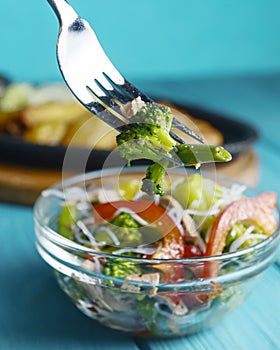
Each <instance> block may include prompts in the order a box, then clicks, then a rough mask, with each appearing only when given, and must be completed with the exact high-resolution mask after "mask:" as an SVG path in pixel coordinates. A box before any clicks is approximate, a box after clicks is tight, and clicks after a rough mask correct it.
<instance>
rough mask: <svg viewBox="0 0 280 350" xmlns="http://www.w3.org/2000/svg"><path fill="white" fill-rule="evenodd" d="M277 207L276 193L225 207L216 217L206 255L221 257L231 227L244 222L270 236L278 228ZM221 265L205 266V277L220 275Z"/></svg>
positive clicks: (267, 193)
mask: <svg viewBox="0 0 280 350" xmlns="http://www.w3.org/2000/svg"><path fill="white" fill-rule="evenodd" d="M276 206H277V194H276V193H275V192H263V193H261V194H260V195H258V196H257V197H254V198H242V199H239V200H236V201H234V202H232V203H231V204H229V205H228V206H227V207H225V208H224V209H223V210H222V211H221V212H220V214H219V215H218V216H217V217H216V219H215V221H214V223H213V225H212V228H211V232H210V236H209V241H208V243H207V246H206V252H205V255H206V256H209V255H212V256H214V255H220V254H222V252H223V249H224V247H225V244H226V237H227V234H228V232H229V230H230V229H231V227H232V226H233V225H234V224H236V223H238V222H240V221H244V220H248V221H251V222H253V223H255V224H256V225H257V226H259V227H260V228H261V229H262V230H263V232H264V234H266V235H270V234H272V233H273V232H274V231H275V230H276V228H277V222H276V218H275V214H274V210H275V208H276ZM218 268H219V264H218V263H217V262H215V261H211V262H208V263H207V264H205V269H204V275H205V277H214V276H216V275H217V274H218Z"/></svg>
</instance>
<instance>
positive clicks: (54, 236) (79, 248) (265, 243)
mask: <svg viewBox="0 0 280 350" xmlns="http://www.w3.org/2000/svg"><path fill="white" fill-rule="evenodd" d="M146 168H147V166H131V167H111V168H106V169H100V170H93V171H90V172H86V173H83V174H77V175H74V176H71V177H69V178H67V179H66V180H64V179H63V180H62V181H61V182H59V183H57V184H54V185H52V186H50V187H49V188H47V189H46V190H45V191H47V190H50V189H54V190H55V189H58V188H62V189H63V188H64V187H68V186H71V185H73V184H75V183H78V182H79V183H81V181H84V182H86V181H89V180H94V179H98V178H101V177H102V176H112V175H116V172H117V171H122V174H130V173H136V172H137V173H144V171H145V169H146ZM168 172H169V173H173V174H180V173H184V174H185V173H186V169H185V168H183V169H182V168H173V169H169V170H168ZM187 172H189V173H197V172H196V171H195V170H193V169H188V170H187ZM203 176H206V177H207V178H212V179H213V178H214V179H219V180H221V181H222V180H223V181H225V182H231V183H234V184H240V185H245V186H246V189H248V190H253V189H254V188H252V187H250V186H248V185H247V184H244V183H242V182H240V181H238V180H235V179H233V178H230V177H227V176H224V175H220V174H217V173H216V172H209V171H205V170H203ZM255 191H256V190H255ZM45 199H46V197H45V196H44V191H42V193H41V194H40V195H39V197H38V198H37V200H36V201H35V204H34V207H33V218H34V222H35V223H36V224H37V225H39V226H40V227H41V229H43V231H44V235H46V236H47V238H48V239H49V240H50V241H52V242H53V243H55V244H59V245H60V246H62V247H64V248H68V249H72V250H74V251H76V252H79V253H84V254H91V255H95V256H100V257H103V258H118V259H123V260H125V261H134V262H142V263H143V261H144V262H145V263H148V264H149V263H151V264H159V263H185V264H188V263H194V262H195V263H199V262H203V263H205V262H207V261H209V262H210V261H221V260H226V261H229V260H235V259H236V258H240V257H242V256H246V255H247V254H250V253H252V252H254V253H255V252H257V251H260V250H265V248H267V247H269V246H270V244H272V243H273V242H275V241H276V240H277V239H279V238H280V220H279V217H280V216H279V215H280V208H279V204H278V206H277V209H276V211H277V216H278V225H277V228H276V230H275V231H274V232H273V233H272V234H271V235H269V236H268V237H267V238H266V239H264V240H262V241H260V242H258V243H256V244H254V245H252V246H249V247H247V248H244V249H240V250H236V251H234V252H228V253H223V254H219V255H212V256H202V257H192V258H182V259H152V258H135V257H126V256H122V255H117V254H110V253H105V252H101V251H98V250H95V249H93V248H88V247H85V246H83V245H81V244H79V243H76V242H73V241H71V240H69V239H67V238H65V237H63V236H61V235H60V234H59V233H57V232H56V231H55V230H53V229H52V228H51V227H49V226H48V225H47V224H45V223H42V222H43V218H42V217H41V215H40V205H41V204H42V201H43V200H45Z"/></svg>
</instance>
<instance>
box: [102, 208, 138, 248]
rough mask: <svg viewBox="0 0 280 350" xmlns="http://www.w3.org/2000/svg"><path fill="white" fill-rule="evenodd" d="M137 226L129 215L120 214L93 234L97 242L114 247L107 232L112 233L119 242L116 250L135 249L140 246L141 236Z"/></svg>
mask: <svg viewBox="0 0 280 350" xmlns="http://www.w3.org/2000/svg"><path fill="white" fill-rule="evenodd" d="M139 226H140V225H139V224H138V223H137V222H136V221H135V220H134V219H133V217H132V216H131V215H130V214H129V213H121V214H119V215H118V216H116V217H115V218H114V219H113V220H112V221H111V222H109V223H107V224H105V225H103V226H99V228H98V231H97V232H96V234H95V239H96V241H97V242H102V241H103V242H106V244H107V245H114V246H115V245H116V244H115V242H114V241H113V239H112V237H111V235H110V234H109V233H108V230H110V231H111V232H113V234H114V235H115V236H116V238H117V239H118V241H119V244H118V245H117V247H118V248H123V247H136V246H138V245H140V244H142V235H141V232H140V231H139V229H138V228H139Z"/></svg>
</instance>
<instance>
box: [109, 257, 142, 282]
mask: <svg viewBox="0 0 280 350" xmlns="http://www.w3.org/2000/svg"><path fill="white" fill-rule="evenodd" d="M103 273H104V275H106V276H111V277H115V278H125V277H126V276H129V275H139V274H141V269H140V267H139V266H137V265H136V264H135V263H134V262H133V261H127V260H122V259H120V258H116V259H114V260H109V261H108V262H107V264H106V265H105V266H104V268H103Z"/></svg>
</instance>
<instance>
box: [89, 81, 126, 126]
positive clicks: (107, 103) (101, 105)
mask: <svg viewBox="0 0 280 350" xmlns="http://www.w3.org/2000/svg"><path fill="white" fill-rule="evenodd" d="M87 89H88V90H89V91H90V93H91V94H92V96H93V98H94V100H95V101H92V102H90V103H87V104H84V106H85V107H86V108H87V109H88V110H89V111H90V112H91V113H93V114H94V115H96V116H97V117H98V118H99V119H101V120H102V121H104V122H105V123H107V124H108V125H110V126H111V127H112V128H114V129H116V130H117V131H119V132H121V130H122V128H123V126H124V125H125V124H126V122H125V121H124V120H123V119H121V117H123V116H122V115H121V114H120V113H118V112H117V111H116V110H114V109H113V107H115V106H116V104H114V106H112V103H113V102H114V101H113V100H112V99H110V98H109V97H107V96H102V97H100V96H97V95H96V94H95V92H94V91H93V90H92V88H91V87H90V86H87Z"/></svg>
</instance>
